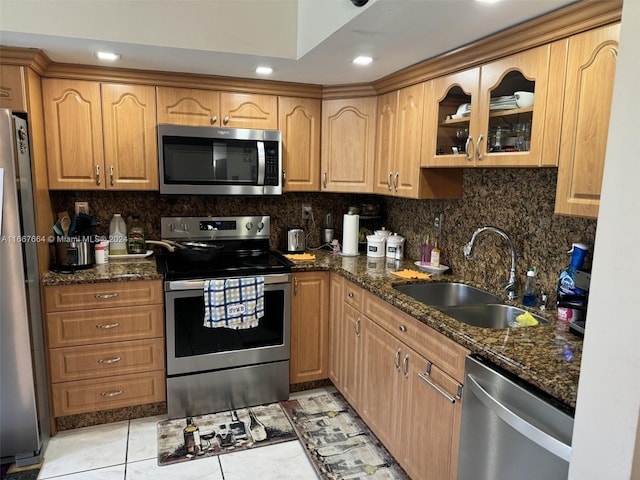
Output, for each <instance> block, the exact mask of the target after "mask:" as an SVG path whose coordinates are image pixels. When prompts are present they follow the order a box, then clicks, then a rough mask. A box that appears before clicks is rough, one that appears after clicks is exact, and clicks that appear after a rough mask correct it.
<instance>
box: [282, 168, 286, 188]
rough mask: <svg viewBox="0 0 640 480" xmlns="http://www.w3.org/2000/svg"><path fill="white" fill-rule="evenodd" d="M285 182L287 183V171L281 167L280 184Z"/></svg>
mask: <svg viewBox="0 0 640 480" xmlns="http://www.w3.org/2000/svg"><path fill="white" fill-rule="evenodd" d="M285 183H287V172H286V171H285V170H284V168H283V169H282V185H284V184H285Z"/></svg>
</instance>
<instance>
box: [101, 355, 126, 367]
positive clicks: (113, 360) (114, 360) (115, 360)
mask: <svg viewBox="0 0 640 480" xmlns="http://www.w3.org/2000/svg"><path fill="white" fill-rule="evenodd" d="M120 360H122V358H120V357H115V358H106V359H105V358H101V359H100V360H98V363H101V364H103V365H109V364H111V363H118V362H119V361H120Z"/></svg>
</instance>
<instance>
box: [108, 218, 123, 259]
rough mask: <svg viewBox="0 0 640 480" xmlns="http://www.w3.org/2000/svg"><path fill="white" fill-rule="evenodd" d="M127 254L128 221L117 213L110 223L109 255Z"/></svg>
mask: <svg viewBox="0 0 640 480" xmlns="http://www.w3.org/2000/svg"><path fill="white" fill-rule="evenodd" d="M126 254H127V223H126V222H125V221H124V218H122V215H121V214H119V213H116V214H114V215H113V218H112V219H111V223H110V224H109V255H126Z"/></svg>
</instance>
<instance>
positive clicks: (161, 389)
mask: <svg viewBox="0 0 640 480" xmlns="http://www.w3.org/2000/svg"><path fill="white" fill-rule="evenodd" d="M44 296H45V306H46V316H45V318H46V320H45V323H46V332H47V333H46V337H47V338H46V339H47V348H48V357H49V380H50V382H51V392H52V397H51V398H52V402H51V410H52V412H53V416H54V417H62V416H66V415H73V414H78V413H87V412H95V411H100V410H106V409H111V408H120V407H126V406H133V405H141V404H146V403H155V402H163V401H165V398H166V396H165V367H164V358H165V354H164V316H163V304H162V282H161V281H159V280H146V281H137V282H113V283H97V284H90V285H88V284H83V285H63V286H50V287H45V289H44Z"/></svg>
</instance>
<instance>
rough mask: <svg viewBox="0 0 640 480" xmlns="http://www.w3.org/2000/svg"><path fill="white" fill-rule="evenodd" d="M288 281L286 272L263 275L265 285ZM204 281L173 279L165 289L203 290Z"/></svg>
mask: <svg viewBox="0 0 640 480" xmlns="http://www.w3.org/2000/svg"><path fill="white" fill-rule="evenodd" d="M233 278H238V277H233ZM239 278H249V277H239ZM290 281H291V276H290V275H289V274H288V273H282V274H278V275H265V276H264V284H265V285H273V284H277V283H289V282H290ZM204 282H205V281H204V280H175V281H172V282H168V284H167V290H168V291H175V290H204Z"/></svg>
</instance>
